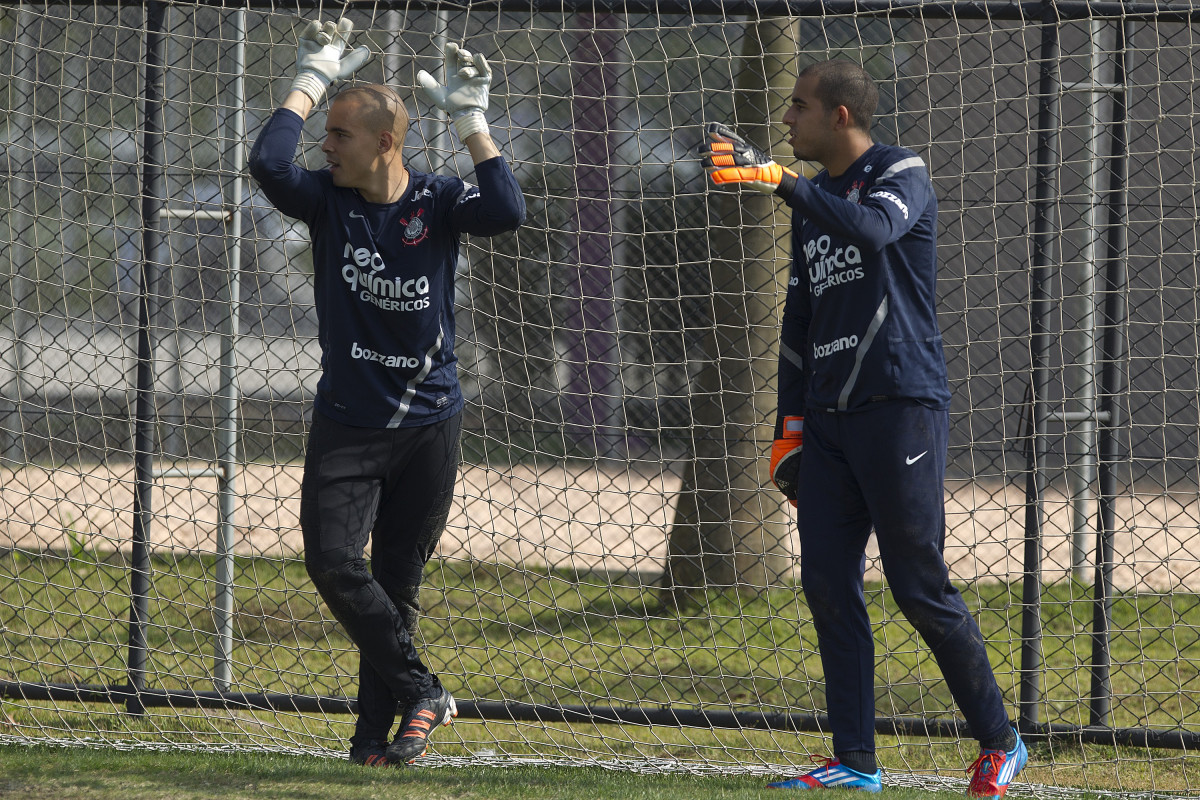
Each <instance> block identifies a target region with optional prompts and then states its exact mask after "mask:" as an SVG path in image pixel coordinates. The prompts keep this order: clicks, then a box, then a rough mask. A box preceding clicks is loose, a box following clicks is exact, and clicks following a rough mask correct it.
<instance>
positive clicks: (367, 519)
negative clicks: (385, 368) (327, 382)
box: [300, 413, 462, 744]
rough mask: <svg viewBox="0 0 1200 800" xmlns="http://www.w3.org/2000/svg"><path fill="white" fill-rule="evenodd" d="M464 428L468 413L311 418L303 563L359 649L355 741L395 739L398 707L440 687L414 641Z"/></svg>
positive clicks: (303, 507) (302, 495)
mask: <svg viewBox="0 0 1200 800" xmlns="http://www.w3.org/2000/svg"><path fill="white" fill-rule="evenodd" d="M461 430H462V415H461V414H456V415H454V416H453V417H451V418H449V419H447V420H444V421H442V422H438V423H434V424H432V425H425V426H421V427H414V428H394V429H390V430H389V429H378V428H356V427H352V426H348V425H342V424H340V423H338V422H335V421H333V420H331V419H329V418H328V417H324V416H322V415H321V414H319V413H314V414H313V422H312V426H311V428H310V431H309V438H308V450H307V452H306V454H305V458H304V480H303V484H302V486H301V490H300V527H301V528H302V529H303V532H304V563H305V566H306V567H307V569H308V575H309V577H310V578H311V579H312V582H313V585H315V586H316V588H317V591H318V592H319V593H320V594H321V597H322V599H324V600H325V603H326V604H327V605H328V606H329V610H330V611H331V612H332V613H333V616H334V617H335V618H336V619H337V621H338V622H339V623H341V625H342V627H343V628H344V629H345V631H346V633H347V634H348V635H349V636H350V639H351V640H352V641H353V642H354V644H355V645H356V646H357V647H358V650H359V655H360V659H359V691H358V720H357V723H356V726H355V732H354V736H353V737H352V739H351V743H352V744H356V743H358V742H361V741H367V740H370V739H387V738H388V734H389V732H390V730H391V727H392V725H393V724H394V722H395V719H396V714H397V706H400V707H404V706H407V705H408V704H410V703H412V702H414V701H416V700H419V699H420V698H422V697H427V696H429V695H430V694H432V692H433V690H434V687H436V686H438V685H439V684H438V681H437V678H436V676H434V675H433V674H431V673H430V671H429V670H428V669H427V668H426V666H425V665H424V664H423V663H422V662H421V658H420V656H419V654H418V653H417V650H416V648H415V647H414V645H413V637H414V636H415V634H416V630H417V614H418V612H419V611H420V604H419V602H418V595H419V589H420V585H421V578H422V574H423V572H424V570H425V564H426V562H428V561H429V557H430V556H431V555H432V554H433V551H434V548H436V547H437V543H438V539H440V538H441V535H442V531H443V529H444V528H445V527H446V520H447V518H448V517H449V514H450V504H451V501H452V499H453V495H454V481H455V477H456V475H457V474H458V462H459V436H460V433H461ZM368 541H369V542H370V544H371V558H370V562H369V563H368V561H367V560H366V557H365V555H364V553H365V550H366V546H367V543H368Z"/></svg>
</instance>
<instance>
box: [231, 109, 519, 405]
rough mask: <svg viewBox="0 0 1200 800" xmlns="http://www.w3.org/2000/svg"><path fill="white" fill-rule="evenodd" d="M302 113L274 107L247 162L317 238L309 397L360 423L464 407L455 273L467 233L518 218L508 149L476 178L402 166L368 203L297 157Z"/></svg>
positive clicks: (485, 232) (505, 226) (488, 232)
mask: <svg viewBox="0 0 1200 800" xmlns="http://www.w3.org/2000/svg"><path fill="white" fill-rule="evenodd" d="M303 125H304V120H303V119H302V118H301V117H300V116H299V115H298V114H296V113H294V112H292V111H291V110H288V109H279V110H277V111H276V112H275V113H274V114H273V115H272V116H271V119H270V120H268V122H267V124H266V125H265V126H264V127H263V130H262V132H261V133H260V134H259V136H258V139H257V141H256V142H255V143H254V147H253V149H252V150H251V153H250V174H251V175H252V176H253V177H254V178H255V180H257V181H258V184H259V185H260V186H261V187H262V190H263V192H264V193H265V194H266V196H267V198H268V199H270V201H271V202H272V203H273V204H274V205H275V207H276V208H278V209H279V210H280V211H281V212H283V213H284V214H286V215H287V216H289V217H294V218H295V219H298V220H301V221H303V222H305V223H307V225H308V229H309V234H310V236H311V238H312V252H313V273H314V285H315V290H316V307H317V323H318V336H319V339H320V344H321V368H322V373H321V377H320V380H319V381H318V383H317V396H316V399H315V403H314V404H315V407H316V408H317V410H318V411H320V412H321V413H322V414H325V415H326V416H329V417H331V418H333V419H335V420H337V421H338V422H341V423H343V424H346V425H355V426H358V427H364V428H395V427H407V426H416V425H428V424H432V423H434V422H438V421H440V420H443V419H446V418H447V417H449V416H451V415H453V414H455V413H457V412H458V411H460V410H461V409H462V407H463V396H462V391H461V389H460V388H459V383H458V370H457V362H456V358H455V355H454V274H455V268H456V266H457V264H458V254H459V246H460V243H461V238H462V234H463V233H467V234H470V235H474V236H494V235H496V234H499V233H502V232H505V231H511V230H515V229H516V228H517V227H518V226H520V224H521V223H522V222H523V221H524V219H525V200H524V198H523V197H522V195H521V188H520V186H518V185H517V181H516V178H515V177H513V174H512V170H511V169H509V166H508V163H507V162H506V161H505V160H504V158H503V157H497V158H492V159H489V160H487V161H484V162H482V163H479V164H476V165H475V177H476V179H477V180H478V181H479V186H478V187H475V186H471V185H469V184H465V183H464V182H463V181H462V180H460V179H459V178H456V177H446V176H439V175H431V174H428V173H423V172H417V171H414V170H412V169H409V176H410V179H409V183H408V188H407V190H406V191H405V193H404V195H403V196H402V197H401V198H400V199H399V200H398V201H396V202H394V203H368V202H366V201H365V200H363V198H362V197H361V196H360V195H359V193H358V192H357V191H356V190H354V189H347V188H341V187H338V186H334V185H333V180H332V178H331V177H330V174H329V170H327V169H322V170H307V169H303V168H301V167H299V166H298V165H296V164H295V162H294V159H295V155H296V147H297V145H298V144H299V141H300V132H301V129H302V127H303Z"/></svg>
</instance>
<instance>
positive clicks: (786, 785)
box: [767, 758, 883, 792]
mask: <svg viewBox="0 0 1200 800" xmlns="http://www.w3.org/2000/svg"><path fill="white" fill-rule="evenodd" d="M820 760H822V761H824V762H825V763H824V765H823V766H820V767H817V768H816V769H814V770H813V771H812V772H810V773H808V774H807V775H801V776H800V777H799V778H791V779H789V780H786V781H777V782H775V783H768V784H767V788H768V789H801V790H806V789H857V790H859V791H862V792H878V791H881V790H882V789H883V783H882V782H881V781H880V775H881V773H880V771H879V770H875V772H874V774H871V775H868V774H866V773H865V772H858V771H857V770H853V769H850V768H849V767H847V766H846V765H844V764H843V763H842V762H840V761H838V760H837V759H836V758H825V759H820Z"/></svg>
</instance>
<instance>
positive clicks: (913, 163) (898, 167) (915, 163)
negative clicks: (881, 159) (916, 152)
mask: <svg viewBox="0 0 1200 800" xmlns="http://www.w3.org/2000/svg"><path fill="white" fill-rule="evenodd" d="M924 166H925V162H924V161H922V160H921V157H920V156H913V157H912V158H906V159H903V160H902V161H897V162H896V163H895V164H892V165H891V166H890V167H888V168H887V169H886V170H884V171H883V174H882V175H880V176H879V178H878V180H883V179H884V178H890V177H892V176H893V175H895V174H896V173H897V172H903V171H904V170H906V169H914V168H916V167H924Z"/></svg>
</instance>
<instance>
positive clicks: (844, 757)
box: [836, 750, 879, 775]
mask: <svg viewBox="0 0 1200 800" xmlns="http://www.w3.org/2000/svg"><path fill="white" fill-rule="evenodd" d="M836 755H837V759H838V761H840V762H842V763H843V764H845V765H846V766H847V767H849V768H850V769H852V770H854V771H855V772H861V773H862V774H864V775H874V774H875V770H877V769H879V767H877V766H876V765H875V754H874V753H873V752H871V751H870V750H851V751H850V752H848V753H836Z"/></svg>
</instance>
